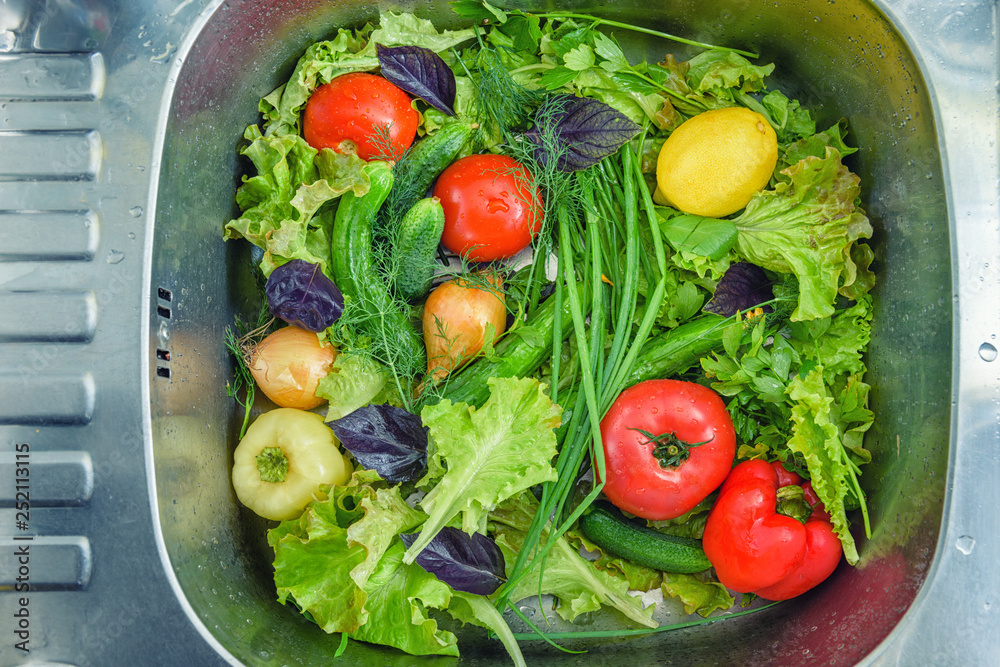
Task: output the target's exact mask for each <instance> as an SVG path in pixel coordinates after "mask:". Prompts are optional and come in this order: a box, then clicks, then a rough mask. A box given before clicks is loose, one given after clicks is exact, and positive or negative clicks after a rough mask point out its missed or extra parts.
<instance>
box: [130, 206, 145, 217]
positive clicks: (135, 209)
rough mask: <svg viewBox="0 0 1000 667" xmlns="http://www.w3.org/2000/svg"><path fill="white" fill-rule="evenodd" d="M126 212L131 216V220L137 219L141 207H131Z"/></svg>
mask: <svg viewBox="0 0 1000 667" xmlns="http://www.w3.org/2000/svg"><path fill="white" fill-rule="evenodd" d="M128 212H129V213H130V214H131V215H132V217H133V218H138V217H139V216H140V215H142V207H141V206H133V207H132V208H130V209H129V210H128Z"/></svg>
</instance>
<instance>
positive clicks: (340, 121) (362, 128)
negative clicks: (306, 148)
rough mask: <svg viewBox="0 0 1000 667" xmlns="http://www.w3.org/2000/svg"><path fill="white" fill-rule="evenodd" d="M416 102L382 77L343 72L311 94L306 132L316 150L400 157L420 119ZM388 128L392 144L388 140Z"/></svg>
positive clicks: (365, 157) (304, 121)
mask: <svg viewBox="0 0 1000 667" xmlns="http://www.w3.org/2000/svg"><path fill="white" fill-rule="evenodd" d="M411 101H412V100H411V99H410V96H409V95H407V94H406V93H405V92H403V90H402V89H401V88H399V87H397V86H396V85H395V84H393V83H390V82H389V81H388V80H386V79H384V78H382V77H381V76H376V75H374V74H366V73H364V72H352V73H350V74H342V75H341V76H338V77H337V78H335V79H333V80H332V81H330V83H326V84H323V85H322V86H320V87H319V88H317V89H316V90H315V91H314V92H313V94H312V95H311V96H310V97H309V101H308V102H306V107H305V110H304V111H303V112H302V136H303V137H304V138H305V140H306V141H307V142H308V143H309V145H310V146H312V147H313V148H315V149H317V150H319V149H322V148H331V149H333V150H335V151H337V152H339V153H351V152H356V153H357V155H358V157H360V158H361V159H362V160H371V159H374V158H387V157H399V156H400V155H402V154H403V152H404V151H405V150H406V149H407V148H409V147H410V145H411V144H412V143H413V139H414V137H416V135H417V124H418V123H419V122H420V117H419V115H418V114H417V112H416V110H415V109H414V108H413V106H412V105H411ZM386 132H387V133H388V140H389V146H385V145H384V144H385V140H384V137H385V133H386ZM380 134H381V135H382V136H380ZM346 142H350V143H346Z"/></svg>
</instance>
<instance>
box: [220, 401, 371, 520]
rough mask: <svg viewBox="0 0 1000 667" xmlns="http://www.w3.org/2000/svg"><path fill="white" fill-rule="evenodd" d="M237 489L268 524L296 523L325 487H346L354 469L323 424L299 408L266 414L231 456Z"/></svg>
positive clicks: (237, 494) (318, 418) (283, 409)
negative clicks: (280, 522)
mask: <svg viewBox="0 0 1000 667" xmlns="http://www.w3.org/2000/svg"><path fill="white" fill-rule="evenodd" d="M233 458H234V462H233V488H235V489H236V496H237V498H239V499H240V502H241V503H243V504H244V505H246V506H247V507H249V508H250V509H251V510H253V511H254V512H255V513H256V514H258V515H260V516H262V517H264V518H265V519H274V520H275V521H283V520H285V519H294V518H297V517H298V516H299V515H300V514H302V510H303V509H305V506H306V505H307V504H308V503H309V502H310V501H312V500H314V499H316V498H318V497H321V496H320V495H319V494H320V490H321V488H322V487H323V486H324V485H336V484H344V483H346V482H347V480H348V479H350V477H351V472H352V469H353V467H352V465H351V463H350V461H349V460H348V459H347V458H345V457H344V455H343V454H342V453H341V451H340V447H339V446H338V443H337V439H336V437H335V436H334V435H333V431H331V430H330V428H329V427H328V426H327V425H326V424H324V423H323V418H322V417H320V416H319V415H317V414H314V413H312V412H306V411H305V410H298V409H296V408H278V409H276V410H271V411H270V412H265V413H264V414H262V415H261V416H260V417H258V418H257V420H256V421H254V423H253V424H251V425H250V427H249V428H248V429H247V432H246V435H244V436H243V439H242V440H240V444H239V445H238V446H237V447H236V451H235V452H234V454H233Z"/></svg>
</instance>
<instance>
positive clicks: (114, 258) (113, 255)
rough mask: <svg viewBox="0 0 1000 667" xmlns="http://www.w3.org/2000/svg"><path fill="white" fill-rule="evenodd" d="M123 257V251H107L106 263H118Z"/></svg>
mask: <svg viewBox="0 0 1000 667" xmlns="http://www.w3.org/2000/svg"><path fill="white" fill-rule="evenodd" d="M123 259H125V253H123V252H120V251H118V250H112V251H111V252H109V253H108V257H107V262H108V264H118V263H119V262H121V261H122V260H123Z"/></svg>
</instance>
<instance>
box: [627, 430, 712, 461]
mask: <svg viewBox="0 0 1000 667" xmlns="http://www.w3.org/2000/svg"><path fill="white" fill-rule="evenodd" d="M629 430H630V431H636V432H638V433H641V434H642V435H643V436H645V437H646V442H644V443H642V444H643V445H653V452H652V454H653V456H654V457H655V458H656V460H657V461H659V462H660V467H661V468H676V467H677V466H679V465H680V464H682V463H684V462H685V461H687V459H688V457H689V456H690V455H691V448H692V447H699V446H701V445H704V444H705V443H708V442H712V440H711V439H708V440H705V441H704V442H684V441H683V440H681V439H680V438H678V437H677V434H676V433H674V432H673V431H671V432H669V433H661V434H659V435H653V434H652V433H650V432H649V431H644V430H643V429H641V428H631V427H629Z"/></svg>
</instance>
